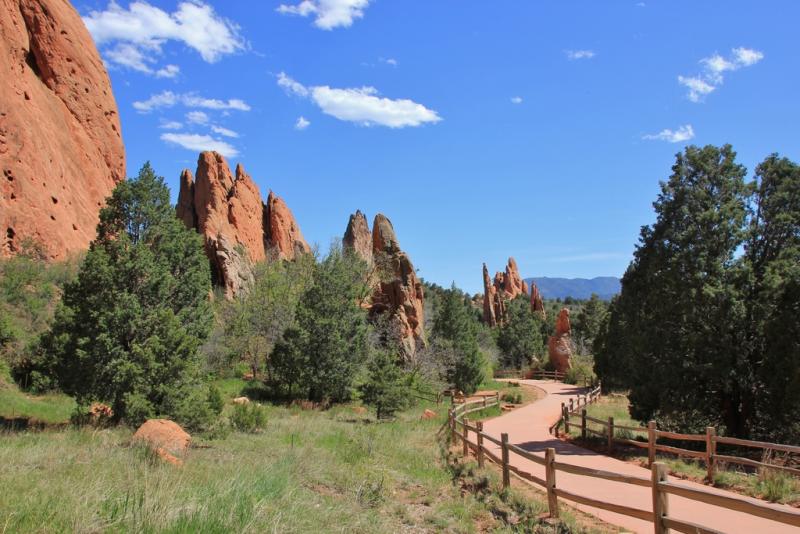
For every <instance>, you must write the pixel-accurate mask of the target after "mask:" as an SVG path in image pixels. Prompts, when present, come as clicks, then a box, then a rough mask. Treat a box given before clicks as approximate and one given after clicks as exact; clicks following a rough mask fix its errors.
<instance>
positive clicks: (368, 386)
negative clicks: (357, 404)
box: [359, 350, 406, 419]
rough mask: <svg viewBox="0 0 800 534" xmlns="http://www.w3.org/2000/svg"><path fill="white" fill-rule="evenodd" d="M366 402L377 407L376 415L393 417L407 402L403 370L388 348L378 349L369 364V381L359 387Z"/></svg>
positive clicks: (379, 417)
mask: <svg viewBox="0 0 800 534" xmlns="http://www.w3.org/2000/svg"><path fill="white" fill-rule="evenodd" d="M359 389H360V390H361V398H362V400H363V401H364V403H365V404H368V405H370V406H374V407H375V412H376V414H375V415H376V417H377V418H378V419H385V418H388V417H392V416H393V415H394V414H395V413H396V412H397V411H399V410H401V409H403V407H404V406H405V403H406V388H405V386H404V384H403V372H402V370H401V369H400V367H399V366H398V365H397V363H396V358H393V357H392V355H391V354H390V353H389V352H388V351H386V350H377V351H375V354H374V355H373V358H372V361H370V363H369V366H368V376H367V381H366V382H365V383H364V384H362V385H361V386H360V388H359Z"/></svg>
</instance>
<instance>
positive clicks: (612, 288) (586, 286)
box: [525, 276, 620, 300]
mask: <svg viewBox="0 0 800 534" xmlns="http://www.w3.org/2000/svg"><path fill="white" fill-rule="evenodd" d="M531 281H533V282H535V283H536V286H537V287H538V288H539V292H540V293H541V294H542V297H543V298H545V299H556V298H562V299H563V298H566V297H572V298H576V299H588V298H589V297H591V296H592V293H597V295H598V296H599V297H600V298H602V299H604V300H611V297H613V296H614V295H616V294H617V293H619V284H620V279H619V278H617V277H615V276H598V277H595V278H591V279H589V278H550V277H547V276H543V277H533V278H526V279H525V282H526V283H527V284H528V285H530V283H531Z"/></svg>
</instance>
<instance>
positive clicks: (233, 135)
mask: <svg viewBox="0 0 800 534" xmlns="http://www.w3.org/2000/svg"><path fill="white" fill-rule="evenodd" d="M211 131H212V132H214V133H217V134H219V135H222V136H225V137H231V138H234V139H236V138H238V137H239V134H238V133H236V132H234V131H233V130H229V129H227V128H223V127H222V126H216V125H213V126H211Z"/></svg>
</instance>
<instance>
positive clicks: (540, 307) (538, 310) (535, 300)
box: [531, 281, 547, 320]
mask: <svg viewBox="0 0 800 534" xmlns="http://www.w3.org/2000/svg"><path fill="white" fill-rule="evenodd" d="M531 311H532V312H533V313H535V314H537V315H539V317H541V318H542V320H544V319H546V318H547V312H546V311H545V309H544V300H543V299H542V294H541V293H539V288H538V286H537V285H536V282H533V281H531Z"/></svg>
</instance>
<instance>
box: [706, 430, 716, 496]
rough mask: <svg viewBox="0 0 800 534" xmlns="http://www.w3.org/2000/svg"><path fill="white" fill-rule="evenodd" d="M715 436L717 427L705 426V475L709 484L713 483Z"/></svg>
mask: <svg viewBox="0 0 800 534" xmlns="http://www.w3.org/2000/svg"><path fill="white" fill-rule="evenodd" d="M715 437H717V429H716V428H714V427H713V426H707V427H706V477H707V478H708V482H709V484H713V483H714V467H715V465H714V463H715V462H714V455H715V454H717V443H716V442H715V441H714V438H715Z"/></svg>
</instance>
